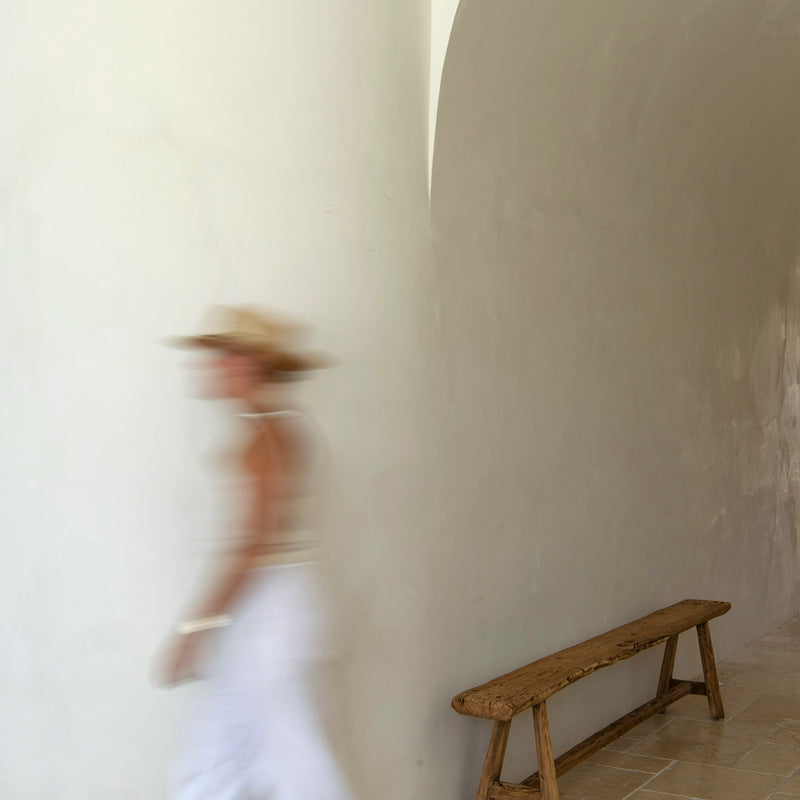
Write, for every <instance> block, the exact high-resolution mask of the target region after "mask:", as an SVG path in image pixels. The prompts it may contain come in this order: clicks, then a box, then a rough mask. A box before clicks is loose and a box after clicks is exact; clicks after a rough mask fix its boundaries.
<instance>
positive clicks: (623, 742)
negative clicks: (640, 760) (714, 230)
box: [605, 736, 642, 753]
mask: <svg viewBox="0 0 800 800" xmlns="http://www.w3.org/2000/svg"><path fill="white" fill-rule="evenodd" d="M641 741H642V740H641V738H639V737H636V738H634V737H632V736H622V737H620V738H619V739H617V741H616V742H612V743H611V744H610V745H608V747H606V748H605V749H606V750H611V751H612V752H615V753H627V752H628V750H630V749H631V747H634V746H635V745H637V744H639V743H640V742H641Z"/></svg>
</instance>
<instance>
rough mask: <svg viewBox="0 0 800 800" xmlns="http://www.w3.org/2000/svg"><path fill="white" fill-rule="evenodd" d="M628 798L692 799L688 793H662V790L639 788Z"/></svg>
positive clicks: (650, 799)
mask: <svg viewBox="0 0 800 800" xmlns="http://www.w3.org/2000/svg"><path fill="white" fill-rule="evenodd" d="M628 800H691V798H687V797H686V795H681V794H662V793H661V792H651V791H648V790H647V789H639V791H638V792H634V793H633V794H632V795H629V797H628Z"/></svg>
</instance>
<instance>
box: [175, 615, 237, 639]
mask: <svg viewBox="0 0 800 800" xmlns="http://www.w3.org/2000/svg"><path fill="white" fill-rule="evenodd" d="M230 624H231V618H230V617H229V616H228V615H227V614H216V615H215V616H212V617H198V618H197V619H187V620H185V621H184V622H181V623H180V624H179V625H178V627H177V628H176V630H177V631H178V633H179V634H180V635H181V636H186V635H187V634H189V633H200V631H210V630H213V629H214V628H224V627H225V626H226V625H230Z"/></svg>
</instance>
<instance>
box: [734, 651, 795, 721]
mask: <svg viewBox="0 0 800 800" xmlns="http://www.w3.org/2000/svg"><path fill="white" fill-rule="evenodd" d="M798 663H800V659H798ZM723 700H724V696H723ZM785 719H792V720H798V721H800V696H798V695H796V694H788V693H787V694H766V695H764V696H763V697H761V698H760V699H759V700H756V701H755V702H754V703H751V704H750V705H749V706H747V708H745V709H744V710H743V711H741V712H739V713H738V714H737V715H736V717H735V719H734V720H733V722H734V723H735V724H737V725H741V724H744V725H762V726H768V725H780V723H781V722H783V720H785Z"/></svg>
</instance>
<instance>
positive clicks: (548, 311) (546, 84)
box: [431, 0, 800, 797]
mask: <svg viewBox="0 0 800 800" xmlns="http://www.w3.org/2000/svg"><path fill="white" fill-rule="evenodd" d="M798 66H800V16H798V14H797V9H796V7H795V6H794V4H792V3H783V2H767V3H764V2H750V1H744V0H736V1H735V2H727V1H726V2H713V1H712V2H702V3H698V2H674V3H668V4H664V3H657V2H654V3H642V2H638V1H637V2H631V1H629V0H609V2H603V3H596V2H591V0H587V1H586V2H581V1H578V2H570V3H564V2H559V0H553V1H552V2H550V1H549V0H541V1H540V2H535V3H531V2H527V1H525V0H520V2H514V1H513V0H512V2H508V3H502V4H498V3H494V2H483V1H482V0H465V2H462V3H461V6H460V8H459V10H458V15H457V16H456V20H455V26H454V29H453V32H452V35H451V39H450V45H449V50H448V54H447V60H446V62H445V66H444V72H443V79H442V86H441V92H440V102H439V110H438V123H437V134H436V148H435V159H434V165H433V183H432V219H433V225H434V234H435V236H436V241H437V244H436V249H437V255H438V263H439V280H440V285H439V289H438V297H439V298H440V300H441V303H442V309H441V319H442V326H441V335H442V339H443V343H444V344H443V348H442V350H443V352H444V353H446V354H447V355H446V367H445V369H444V372H445V383H446V390H445V392H446V401H445V403H446V406H447V408H448V409H449V413H447V414H446V415H445V418H446V420H447V425H446V427H445V429H444V431H443V437H444V439H445V443H444V445H443V452H444V455H443V460H444V461H445V463H447V464H448V470H447V471H446V476H445V477H444V479H443V481H444V484H445V485H446V486H447V489H446V490H444V494H445V495H446V496H449V497H458V498H461V502H460V503H459V504H457V505H455V506H454V507H452V508H451V511H450V515H449V517H448V530H449V531H450V533H449V539H448V538H446V537H444V538H443V545H442V548H441V552H440V553H439V554H438V559H439V565H440V568H441V565H442V564H444V563H445V550H447V564H448V570H452V571H453V572H454V573H457V574H458V575H459V576H460V578H461V580H460V582H459V583H458V584H454V583H451V584H449V590H447V591H445V592H444V596H443V597H441V598H440V599H439V603H440V604H442V606H440V607H441V608H442V613H441V631H440V633H441V635H442V636H443V637H445V641H446V645H445V649H450V648H454V649H456V650H457V652H458V658H457V659H456V661H455V664H456V665H457V666H456V668H455V669H454V671H453V678H454V680H453V688H457V686H459V685H460V686H463V687H464V688H466V687H468V686H470V685H475V684H476V683H479V682H481V681H483V680H486V679H488V678H490V677H492V676H494V675H496V674H499V673H501V672H502V671H503V667H505V668H508V669H511V668H513V667H514V666H517V665H519V664H522V663H525V662H526V661H527V660H530V659H531V658H533V657H535V656H538V655H545V654H546V653H549V652H552V651H555V650H557V649H559V648H560V647H563V646H567V645H569V644H572V643H574V642H577V641H580V640H581V639H583V638H586V637H588V636H589V635H592V634H595V633H598V632H600V631H603V630H606V629H608V628H610V627H612V626H613V625H616V624H621V623H623V622H625V621H627V620H629V619H633V618H635V617H636V616H638V615H640V614H643V613H646V612H648V611H650V610H652V609H654V608H658V607H660V606H662V605H666V604H668V603H672V602H675V601H677V600H680V599H682V598H684V597H703V598H714V599H727V600H730V601H732V603H733V611H732V612H731V613H730V614H729V615H728V616H727V617H725V618H724V619H721V620H719V621H717V622H716V623H714V625H713V633H714V636H715V642H716V646H717V650H718V653H719V655H721V656H725V655H726V654H729V653H730V652H732V651H733V650H734V649H736V648H738V647H739V646H741V645H743V644H744V643H746V642H747V641H749V640H751V639H753V638H755V637H757V636H759V635H760V634H763V633H765V632H766V631H768V630H770V629H771V628H772V627H774V626H775V625H777V624H779V623H781V622H783V621H784V620H786V619H787V618H789V617H791V616H792V615H794V614H796V613H797V611H798V601H799V600H800V595H798V577H799V576H798V541H797V499H798V477H799V476H800V473H798V467H799V466H800V462H799V461H798V444H799V443H800V442H798V432H797V415H798V412H799V411H800V404H799V402H798V357H799V356H800V352H799V351H798V333H800V329H799V328H798V291H799V290H800V273H798V256H799V255H800V253H799V252H798V224H797V223H798V211H800V193H798V180H797V164H798V156H800V136H798V124H800V116H798V112H800V103H798V100H797V99H796V98H795V92H794V91H793V88H792V86H793V82H794V76H796V75H797V70H798ZM456 619H458V620H459V622H458V623H457V624H456V625H455V626H454V625H453V620H456ZM685 638H686V642H684V643H683V645H682V649H681V651H680V659H679V665H678V668H679V670H680V671H682V672H683V673H684V674H692V673H694V672H696V671H697V670H698V668H699V662H698V659H697V657H696V645H695V643H694V641H693V640H692V638H691V637H688V636H687V637H685ZM640 658H641V660H638V659H634V660H633V661H631V662H628V664H626V665H625V666H620V667H617V668H615V669H613V670H609V671H608V673H607V674H606V673H601V674H598V675H597V676H594V677H593V678H592V679H590V680H587V681H585V682H582V683H581V684H580V685H579V686H576V687H574V688H571V689H570V690H569V691H568V692H565V693H564V694H563V696H559V697H558V698H556V700H555V701H554V702H553V710H552V711H551V714H552V719H553V724H554V726H555V731H554V735H555V740H556V745H557V747H558V748H562V747H565V746H567V745H568V744H571V743H574V742H576V741H578V740H579V738H580V737H581V736H583V735H585V734H588V733H589V732H590V731H591V730H592V729H596V728H598V727H600V726H601V725H602V724H605V723H606V722H608V721H610V720H611V719H613V718H614V716H615V715H618V714H621V713H624V712H625V711H626V710H628V709H629V708H631V707H633V704H634V703H635V702H636V701H637V700H639V701H643V700H644V699H646V698H647V696H648V695H649V694H651V693H652V690H653V684H654V680H655V677H656V676H657V663H656V661H655V660H654V659H656V658H657V654H652V656H643V657H640ZM648 658H649V661H648ZM654 670H655V671H654ZM466 724H468V723H466V721H463V722H462V728H463V727H464V725H466ZM530 727H531V725H530V720H528V719H526V720H525V721H524V722H523V723H520V729H519V731H517V732H516V733H515V732H514V731H512V744H514V754H513V758H512V764H511V771H512V772H513V771H514V769H517V770H518V771H519V772H524V769H525V768H524V766H523V764H522V760H523V753H524V754H525V756H526V757H527V758H528V764H529V763H530V761H529V759H530V758H531V741H530V736H531V732H530ZM478 728H480V731H479V732H478ZM454 729H455V728H454ZM523 729H524V730H523ZM475 731H476V732H475V733H474V734H465V735H467V736H469V735H474V736H475V737H477V738H476V741H477V739H480V742H481V744H476V745H475V746H476V749H477V750H480V748H481V746H483V743H484V742H485V741H486V737H488V734H489V730H488V727H486V724H485V723H484V724H483V727H481V723H477V724H476V726H475ZM515 736H516V737H517V738H516V741H515V742H514V737H515ZM460 746H461V747H462V749H463V743H462V744H460ZM453 757H454V758H455V757H456V754H455V753H454V754H453ZM472 757H473V758H475V759H476V762H475V763H477V759H478V758H479V757H478V756H475V755H474V754H473V756H472ZM478 770H479V768H478V767H477V766H475V767H474V770H473V777H472V779H471V780H472V783H470V784H469V786H467V787H465V789H464V796H468V794H469V792H470V791H472V790H473V789H474V787H475V785H476V781H477V773H478ZM431 796H433V794H431ZM448 796H453V797H455V796H456V794H455V793H453V794H450V795H448Z"/></svg>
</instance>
